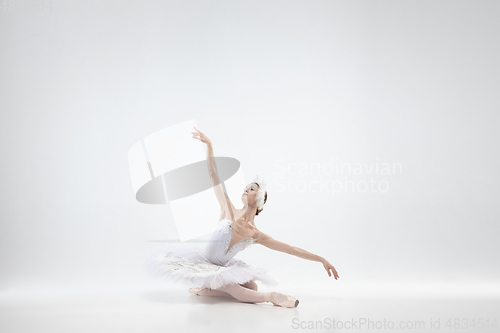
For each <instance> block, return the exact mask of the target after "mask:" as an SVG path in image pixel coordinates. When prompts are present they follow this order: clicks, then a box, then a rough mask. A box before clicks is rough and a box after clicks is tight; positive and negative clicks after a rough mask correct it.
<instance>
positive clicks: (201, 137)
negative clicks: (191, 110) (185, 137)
mask: <svg viewBox="0 0 500 333" xmlns="http://www.w3.org/2000/svg"><path fill="white" fill-rule="evenodd" d="M193 127H194V129H195V130H196V132H191V133H193V139H198V140H200V141H201V142H203V143H206V144H207V145H208V144H212V141H210V139H209V138H208V137H207V136H206V135H205V134H203V133H202V132H200V131H199V130H198V129H197V128H196V126H193Z"/></svg>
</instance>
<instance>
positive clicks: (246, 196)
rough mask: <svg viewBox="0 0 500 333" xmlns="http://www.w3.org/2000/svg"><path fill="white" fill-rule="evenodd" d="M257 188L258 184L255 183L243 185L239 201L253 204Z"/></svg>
mask: <svg viewBox="0 0 500 333" xmlns="http://www.w3.org/2000/svg"><path fill="white" fill-rule="evenodd" d="M258 190H259V185H258V184H256V183H250V184H248V185H247V186H246V187H245V190H244V191H243V194H242V195H241V201H243V203H245V204H247V205H255V196H256V195H257V191H258Z"/></svg>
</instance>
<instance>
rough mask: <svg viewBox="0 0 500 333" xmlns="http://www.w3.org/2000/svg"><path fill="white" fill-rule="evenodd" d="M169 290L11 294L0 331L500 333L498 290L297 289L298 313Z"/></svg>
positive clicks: (1, 308) (0, 315)
mask: <svg viewBox="0 0 500 333" xmlns="http://www.w3.org/2000/svg"><path fill="white" fill-rule="evenodd" d="M167 288H172V287H155V288H154V289H135V290H132V289H129V290H114V291H113V290H109V289H106V290H101V291H99V290H93V291H84V290H79V291H65V292H59V293H56V292H54V291H45V292H38V293H36V292H27V291H22V290H18V291H14V290H9V291H5V292H2V293H0V332H2V333H13V332H29V333H33V332H36V333H41V332H51V333H56V332H71V333H76V332H101V331H102V332H162V333H165V332H173V331H179V332H201V331H203V332H229V331H231V330H233V329H235V330H236V329H237V330H238V331H239V332H245V331H247V332H297V331H309V332H325V331H326V332H339V331H346V332H349V331H352V332H370V331H373V332H404V331H407V332H484V333H486V332H500V321H499V320H500V315H499V313H500V311H499V310H500V289H499V288H498V287H497V286H459V285H456V286H449V285H447V286H420V287H418V288H417V287H415V286H397V287H395V286H389V285H387V286H376V287H375V286H371V287H366V286H361V285H350V286H347V285H343V288H342V289H341V290H340V289H339V288H337V289H336V290H335V291H328V292H325V291H321V290H311V288H308V289H307V290H306V289H298V288H295V289H293V290H294V292H293V295H292V296H294V297H296V298H298V299H299V300H300V304H299V306H298V307H297V308H294V309H287V308H280V307H276V306H273V305H271V304H268V303H260V304H250V303H240V302H238V301H236V300H234V299H232V298H225V297H213V298H212V297H202V296H194V295H191V294H189V293H188V291H187V288H184V287H182V286H181V287H179V286H176V287H175V289H167ZM280 289H281V288H280ZM287 289H288V290H290V288H287ZM262 291H269V290H262ZM277 291H281V292H285V290H277ZM495 320H496V321H495ZM431 323H433V324H431ZM495 324H496V327H494V326H493V325H495ZM333 325H336V326H335V327H333ZM400 325H404V327H401V326H400ZM438 325H439V326H438ZM472 325H475V326H474V327H473V326H472Z"/></svg>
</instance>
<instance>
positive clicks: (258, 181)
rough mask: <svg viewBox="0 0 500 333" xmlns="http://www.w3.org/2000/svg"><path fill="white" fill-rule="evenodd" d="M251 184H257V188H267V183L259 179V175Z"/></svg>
mask: <svg viewBox="0 0 500 333" xmlns="http://www.w3.org/2000/svg"><path fill="white" fill-rule="evenodd" d="M253 183H257V184H259V187H266V186H267V182H266V181H265V180H264V179H262V178H260V177H259V175H257V176H256V177H255V178H254V179H253Z"/></svg>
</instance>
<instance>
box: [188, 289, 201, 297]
mask: <svg viewBox="0 0 500 333" xmlns="http://www.w3.org/2000/svg"><path fill="white" fill-rule="evenodd" d="M202 290H203V288H189V292H190V293H191V294H193V295H198V296H200V294H199V292H200V291H202Z"/></svg>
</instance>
